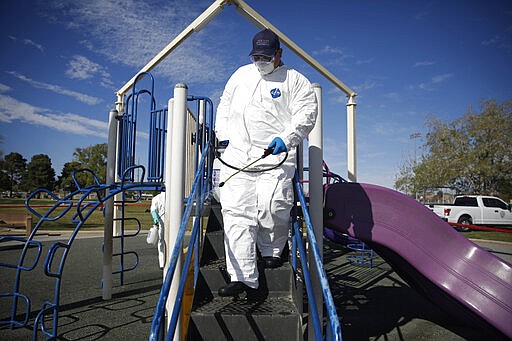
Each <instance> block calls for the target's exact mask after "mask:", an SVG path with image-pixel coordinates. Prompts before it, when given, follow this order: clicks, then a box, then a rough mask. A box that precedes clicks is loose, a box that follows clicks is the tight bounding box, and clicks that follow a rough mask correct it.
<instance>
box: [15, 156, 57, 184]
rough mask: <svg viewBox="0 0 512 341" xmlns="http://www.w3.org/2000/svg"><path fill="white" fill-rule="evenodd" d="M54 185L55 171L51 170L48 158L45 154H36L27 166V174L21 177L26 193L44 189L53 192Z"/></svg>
mask: <svg viewBox="0 0 512 341" xmlns="http://www.w3.org/2000/svg"><path fill="white" fill-rule="evenodd" d="M54 185H55V170H54V169H53V168H52V161H51V160H50V157H48V155H45V154H37V155H34V156H32V159H31V160H30V162H29V163H28V165H27V172H26V174H25V175H24V176H23V181H22V186H23V188H24V189H25V190H27V191H28V192H32V191H34V190H36V189H37V188H46V189H48V190H50V191H53V187H54Z"/></svg>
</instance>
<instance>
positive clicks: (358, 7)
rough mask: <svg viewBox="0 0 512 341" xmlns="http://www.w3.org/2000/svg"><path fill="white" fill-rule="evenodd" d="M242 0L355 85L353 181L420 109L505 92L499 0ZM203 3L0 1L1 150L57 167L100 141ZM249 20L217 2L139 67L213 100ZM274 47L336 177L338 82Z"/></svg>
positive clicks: (381, 165)
mask: <svg viewBox="0 0 512 341" xmlns="http://www.w3.org/2000/svg"><path fill="white" fill-rule="evenodd" d="M246 2H247V4H249V6H251V7H252V8H254V9H255V10H256V11H258V12H259V13H260V14H261V15H262V16H263V17H265V18H266V19H267V20H269V21H270V22H272V23H273V24H274V25H275V26H276V27H277V28H278V29H280V30H281V31H282V32H283V33H284V34H286V35H287V36H288V37H289V38H290V39H292V40H293V41H294V42H295V43H297V44H298V45H299V46H300V47H302V48H303V49H304V50H305V51H306V52H307V53H309V54H310V55H311V56H313V57H314V58H315V59H317V60H318V61H319V62H320V63H321V64H322V65H324V66H325V67H326V68H327V69H328V70H329V71H331V72H332V73H333V74H334V75H336V77H338V78H339V79H340V80H341V81H343V82H344V83H345V84H347V85H348V86H349V87H350V88H352V89H353V90H355V91H356V92H357V93H358V96H357V98H356V102H357V172H358V181H360V182H367V183H374V184H378V185H382V186H387V187H392V186H393V183H394V179H395V176H396V174H397V172H398V169H399V167H400V165H401V164H402V163H403V162H404V160H406V159H408V158H411V157H412V155H414V145H415V144H414V141H413V140H412V139H411V138H410V135H411V134H413V133H421V134H423V135H425V133H426V132H427V130H426V127H425V121H426V118H427V117H428V116H429V115H434V116H435V117H437V118H439V119H441V120H443V121H445V122H451V121H453V120H454V119H456V118H458V117H461V116H462V115H463V114H464V113H465V112H466V111H467V110H468V108H472V109H473V110H474V111H479V110H480V103H481V101H482V100H488V99H496V100H498V101H499V102H502V101H504V100H509V99H512V1H508V0H507V1H505V0H501V1H497V0H490V1H483V0H482V1H462V0H453V1H437V0H435V1H428V0H427V1H413V0H411V1H398V0H393V1H391V0H384V1H369V0H362V1H356V2H348V1H341V0H336V1H334V0H319V1H296V0H282V1H256V0H247V1H246ZM211 3H212V1H202V0H199V1H195V0H194V1H193V0H176V1H150V0H145V1H141V0H137V1H135V0H123V1H107V0H91V1H61V0H59V1H56V0H45V1H38V0H32V1H29V0H18V1H10V0H9V1H2V2H1V4H0V13H1V14H0V15H1V20H0V26H1V30H0V32H1V34H0V41H1V52H0V134H1V135H2V138H3V142H2V144H1V145H0V148H1V150H2V151H3V153H4V155H6V154H8V153H10V152H18V153H20V154H22V155H23V156H24V157H25V158H26V159H27V160H28V161H30V159H31V157H32V156H33V155H35V154H47V155H49V156H50V158H51V160H52V164H53V167H54V169H55V171H56V172H57V174H60V172H61V170H62V167H63V166H64V163H66V162H69V161H71V160H72V157H73V152H74V151H75V149H76V148H84V147H87V146H91V145H94V144H98V143H104V142H106V138H107V120H108V112H109V111H110V109H112V108H113V107H114V102H115V99H116V98H115V95H114V93H115V91H116V90H118V89H119V88H121V87H122V86H123V85H124V84H125V83H126V82H127V81H128V80H129V79H130V78H131V77H132V76H133V75H134V74H136V73H137V72H138V71H139V70H140V68H141V67H142V66H144V65H145V64H146V63H147V62H148V61H149V60H150V59H151V58H152V57H153V56H154V55H155V54H156V53H158V52H159V51H160V50H161V49H162V48H163V47H164V46H166V45H167V44H168V43H169V42H170V41H171V40H172V39H173V38H175V37H176V36H177V35H178V34H179V33H180V32H181V31H182V30H183V29H184V28H185V27H187V26H188V25H189V24H190V23H191V22H192V21H193V20H194V19H195V18H196V17H197V16H198V15H199V14H201V13H202V12H203V11H204V10H205V9H206V8H207V7H208V6H209V5H210V4H211ZM257 31H258V30H257V28H256V27H255V26H253V25H252V24H250V23H249V22H248V21H247V20H246V19H245V18H244V17H242V16H241V15H240V14H239V13H238V12H237V11H236V10H235V8H234V6H226V7H225V8H224V10H223V11H222V12H221V14H220V15H219V16H218V17H217V18H216V19H215V20H214V21H212V22H211V23H210V24H209V25H208V26H206V28H204V29H203V30H202V31H200V32H198V33H194V34H193V35H192V36H190V38H189V39H188V40H186V41H185V43H184V44H182V45H181V46H180V47H179V48H178V49H177V50H175V51H174V52H173V53H172V54H171V55H170V56H169V57H168V58H167V59H166V60H165V61H164V62H163V63H161V64H160V65H159V66H158V67H157V68H156V69H155V70H154V71H153V72H152V74H153V75H154V77H155V82H156V90H155V95H156V98H157V101H158V104H157V106H158V107H159V108H161V107H164V105H165V104H166V103H167V100H168V98H169V97H171V96H172V92H173V87H174V85H175V84H176V83H178V82H185V83H186V84H187V85H188V88H189V94H191V95H198V96H208V97H210V98H211V99H212V100H213V102H214V105H215V106H216V105H217V104H218V101H219V96H220V94H221V92H222V89H223V86H224V84H225V82H226V80H227V79H228V77H229V76H230V74H231V73H232V72H233V71H234V70H235V69H236V68H237V67H238V66H240V65H243V64H245V63H248V62H249V60H248V57H247V55H248V53H249V51H250V49H251V39H252V36H253V35H254V34H255V33H256V32H257ZM283 59H284V61H285V63H287V64H289V65H291V66H293V67H295V68H296V69H298V70H299V71H300V72H302V73H303V74H304V75H306V76H307V77H308V78H309V79H310V81H311V82H317V83H320V85H321V86H322V89H323V110H324V149H325V150H324V153H325V160H326V162H327V164H328V165H329V167H330V168H331V170H333V171H335V172H336V173H338V174H340V175H342V176H344V177H346V175H347V170H346V163H347V162H346V160H347V152H346V109H345V104H346V97H345V95H344V94H343V93H342V92H341V91H340V90H338V89H336V88H335V87H334V86H333V85H332V84H331V83H330V82H328V81H327V80H325V79H323V78H322V77H321V76H320V75H319V74H318V73H317V72H316V71H315V70H314V69H313V68H311V67H310V66H309V65H307V64H306V63H305V62H303V61H302V60H300V59H299V58H297V57H296V56H294V55H293V53H292V52H291V51H290V50H289V49H287V48H286V47H285V48H284V52H283ZM141 86H144V84H141ZM423 142H424V140H423V138H419V139H417V140H416V144H417V145H418V146H419V145H421V144H422V143H423ZM140 143H141V144H146V143H147V141H140ZM420 152H421V151H420V150H418V153H420Z"/></svg>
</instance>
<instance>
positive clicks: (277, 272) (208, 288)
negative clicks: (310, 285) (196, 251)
mask: <svg viewBox="0 0 512 341" xmlns="http://www.w3.org/2000/svg"><path fill="white" fill-rule="evenodd" d="M199 271H200V274H199V277H201V278H198V283H197V285H196V287H197V288H198V289H199V288H200V287H202V286H204V288H201V290H205V291H203V292H202V295H207V296H209V297H211V296H216V295H217V292H218V290H219V289H220V288H221V287H223V286H225V285H227V284H228V283H229V275H228V273H227V271H226V263H225V261H224V260H223V259H218V260H215V261H210V262H209V263H208V264H205V265H203V266H202V267H201V268H200V270H199ZM258 271H259V273H260V276H259V278H258V282H259V284H260V287H259V288H258V291H260V292H261V293H262V295H263V294H264V293H266V296H290V295H291V294H290V293H291V291H292V276H293V271H292V269H291V265H290V264H289V263H283V265H282V266H280V267H278V268H275V269H264V268H263V267H262V266H261V265H259V266H258Z"/></svg>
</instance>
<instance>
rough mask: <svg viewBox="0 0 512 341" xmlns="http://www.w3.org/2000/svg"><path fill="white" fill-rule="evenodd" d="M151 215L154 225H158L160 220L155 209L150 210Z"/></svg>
mask: <svg viewBox="0 0 512 341" xmlns="http://www.w3.org/2000/svg"><path fill="white" fill-rule="evenodd" d="M151 216H152V217H153V222H154V223H155V225H158V223H159V222H160V220H159V219H158V214H157V213H156V211H151Z"/></svg>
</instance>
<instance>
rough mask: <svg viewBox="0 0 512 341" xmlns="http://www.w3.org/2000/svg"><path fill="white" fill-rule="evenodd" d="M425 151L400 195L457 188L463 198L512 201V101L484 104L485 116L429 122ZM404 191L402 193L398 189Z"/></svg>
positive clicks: (403, 179)
mask: <svg viewBox="0 0 512 341" xmlns="http://www.w3.org/2000/svg"><path fill="white" fill-rule="evenodd" d="M427 127H428V130H429V131H428V133H427V135H426V144H425V146H424V147H423V148H424V150H425V153H424V155H423V156H422V158H421V160H420V162H419V163H418V165H417V166H416V167H415V169H414V172H412V175H411V173H408V176H409V177H411V178H412V179H408V178H406V177H405V176H404V175H403V174H399V175H398V177H397V180H396V182H395V187H396V188H398V189H401V188H406V187H404V183H406V184H408V185H409V186H410V185H411V183H413V184H414V185H415V186H416V189H417V190H429V189H434V188H440V187H451V188H454V189H455V190H456V191H457V192H458V193H477V194H489V195H499V196H501V197H503V198H504V199H506V200H507V199H509V198H512V191H511V185H510V184H511V183H512V101H506V102H504V103H502V104H498V103H497V102H496V101H495V100H490V101H484V102H482V112H481V113H479V114H478V113H474V112H472V111H471V110H470V111H468V112H467V113H466V114H465V115H464V116H463V117H461V118H459V119H456V120H455V121H453V122H451V123H448V124H447V123H444V122H442V121H440V120H439V119H436V118H435V117H430V118H429V119H428V120H427ZM397 186H399V187H397Z"/></svg>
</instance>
